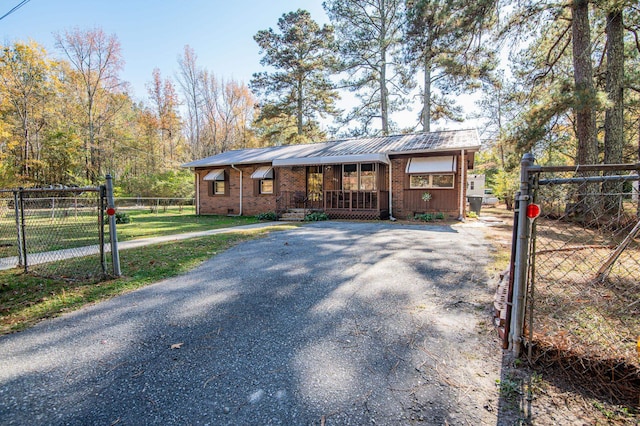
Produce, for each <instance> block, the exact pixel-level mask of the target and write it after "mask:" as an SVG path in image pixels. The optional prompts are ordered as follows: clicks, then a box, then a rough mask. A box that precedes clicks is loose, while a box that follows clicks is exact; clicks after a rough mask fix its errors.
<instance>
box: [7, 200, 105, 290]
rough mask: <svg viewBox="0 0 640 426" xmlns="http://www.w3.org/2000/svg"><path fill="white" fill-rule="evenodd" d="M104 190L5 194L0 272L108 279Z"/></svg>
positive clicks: (81, 278)
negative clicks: (17, 269) (14, 270)
mask: <svg viewBox="0 0 640 426" xmlns="http://www.w3.org/2000/svg"><path fill="white" fill-rule="evenodd" d="M105 208H106V201H105V191H104V188H103V187H95V188H64V189H21V190H11V191H1V192H0V239H1V243H0V244H1V247H0V256H1V258H0V266H1V267H2V269H8V268H11V267H16V266H19V267H23V268H24V269H25V271H26V272H29V273H32V274H36V275H40V276H46V277H52V278H62V279H65V280H96V281H97V280H99V279H101V278H103V277H104V276H105V275H106V272H107V270H108V269H107V268H108V266H109V265H108V259H107V256H106V255H105V253H106V252H107V251H109V249H110V246H109V245H108V244H106V245H105V241H108V238H109V234H108V229H106V227H105V226H104V225H105V214H104V212H105Z"/></svg>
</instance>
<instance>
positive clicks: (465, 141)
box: [182, 129, 480, 167]
mask: <svg viewBox="0 0 640 426" xmlns="http://www.w3.org/2000/svg"><path fill="white" fill-rule="evenodd" d="M461 149H465V150H471V151H477V150H479V149H480V138H479V137H478V132H477V131H476V130H475V129H472V130H448V131H441V132H430V133H414V134H407V135H395V136H381V137H373V138H360V139H341V140H334V141H329V142H321V143H311V144H304V145H287V146H274V147H268V148H252V149H241V150H235V151H227V152H223V153H222V154H218V155H214V156H212V157H207V158H203V159H201V160H196V161H192V162H190V163H186V164H183V165H182V167H209V166H224V165H232V164H233V165H238V164H257V163H274V162H275V164H274V165H278V163H281V164H282V165H285V164H293V163H297V164H303V163H305V162H307V161H305V159H306V160H308V162H309V163H317V161H318V160H319V159H321V160H322V162H332V161H337V162H341V161H340V158H343V157H356V156H365V155H369V154H386V155H393V154H418V153H429V152H437V151H457V150H461Z"/></svg>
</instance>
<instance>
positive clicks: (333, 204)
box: [324, 191, 389, 210]
mask: <svg viewBox="0 0 640 426" xmlns="http://www.w3.org/2000/svg"><path fill="white" fill-rule="evenodd" d="M324 195H325V209H337V210H383V209H387V208H388V207H389V200H388V192H386V191H324Z"/></svg>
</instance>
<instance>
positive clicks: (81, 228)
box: [0, 207, 257, 257]
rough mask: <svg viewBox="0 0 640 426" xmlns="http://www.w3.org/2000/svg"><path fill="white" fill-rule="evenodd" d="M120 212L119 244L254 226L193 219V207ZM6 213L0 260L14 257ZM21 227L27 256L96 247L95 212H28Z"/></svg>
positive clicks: (0, 228)
mask: <svg viewBox="0 0 640 426" xmlns="http://www.w3.org/2000/svg"><path fill="white" fill-rule="evenodd" d="M121 211H122V212H125V213H126V214H127V215H128V216H129V217H130V218H131V223H127V224H118V225H117V226H116V229H117V233H118V240H119V241H127V240H134V239H138V238H146V237H155V236H163V235H171V234H179V233H183V232H194V231H205V230H209V229H217V228H226V227H230V226H236V225H247V224H251V223H256V222H257V220H256V219H255V218H254V217H228V216H197V215H196V214H195V212H194V208H193V207H181V208H179V207H168V208H167V209H166V210H165V209H160V210H159V211H158V212H157V213H154V212H152V211H151V210H150V209H122V210H121ZM8 213H11V212H8ZM8 213H7V214H4V215H2V217H0V257H9V256H16V255H17V238H16V223H15V218H14V217H13V214H8ZM106 220H107V219H106V217H105V221H106ZM25 224H26V229H27V232H26V233H25V235H26V246H27V250H28V252H29V253H39V252H45V251H52V250H59V249H63V248H74V247H82V246H89V245H95V244H98V230H99V225H98V217H97V210H96V209H89V208H87V209H80V211H71V213H69V214H66V213H64V212H63V213H60V212H56V214H55V215H53V214H51V212H50V211H49V210H47V209H41V210H29V211H28V214H27V215H25ZM105 231H106V232H105V240H106V241H108V238H109V237H108V226H107V224H106V223H105Z"/></svg>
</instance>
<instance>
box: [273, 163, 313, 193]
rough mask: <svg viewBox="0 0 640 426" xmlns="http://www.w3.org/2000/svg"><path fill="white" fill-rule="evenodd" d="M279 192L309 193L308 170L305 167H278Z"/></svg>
mask: <svg viewBox="0 0 640 426" xmlns="http://www.w3.org/2000/svg"><path fill="white" fill-rule="evenodd" d="M274 170H277V173H278V189H277V191H278V192H286V191H291V192H295V191H302V192H306V191H307V168H306V167H304V166H295V167H278V168H276V169H274Z"/></svg>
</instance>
